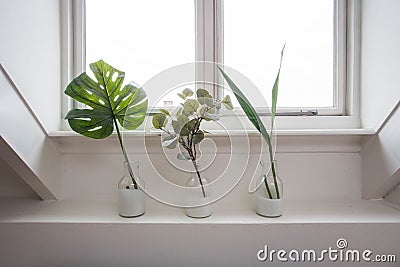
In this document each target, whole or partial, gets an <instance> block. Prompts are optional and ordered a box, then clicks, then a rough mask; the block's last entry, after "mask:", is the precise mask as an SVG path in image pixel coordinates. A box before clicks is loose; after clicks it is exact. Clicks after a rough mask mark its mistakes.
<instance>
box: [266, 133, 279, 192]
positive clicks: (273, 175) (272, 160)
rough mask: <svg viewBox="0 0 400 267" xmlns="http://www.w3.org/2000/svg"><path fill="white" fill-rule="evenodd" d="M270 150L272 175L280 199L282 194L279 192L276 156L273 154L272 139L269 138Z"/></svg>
mask: <svg viewBox="0 0 400 267" xmlns="http://www.w3.org/2000/svg"><path fill="white" fill-rule="evenodd" d="M268 151H269V159H270V161H271V169H272V177H273V178H274V186H275V192H276V198H277V199H280V198H281V196H280V194H279V188H278V180H277V178H276V169H275V164H274V162H275V160H274V156H273V155H272V144H271V140H269V143H268Z"/></svg>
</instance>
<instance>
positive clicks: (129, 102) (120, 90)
mask: <svg viewBox="0 0 400 267" xmlns="http://www.w3.org/2000/svg"><path fill="white" fill-rule="evenodd" d="M90 69H91V70H92V72H93V74H94V77H95V78H96V81H95V80H93V79H92V78H90V77H89V76H88V75H87V74H86V72H83V73H82V74H80V75H79V76H78V77H76V78H75V79H73V80H72V82H71V83H70V84H69V85H68V86H67V88H66V90H65V92H64V93H65V94H66V95H68V96H70V97H72V98H73V99H75V100H76V101H78V102H80V103H82V104H84V105H85V106H84V108H81V109H72V110H70V111H69V112H68V114H67V115H66V116H65V119H66V120H68V123H69V125H70V127H71V129H72V130H73V131H75V132H77V133H79V134H81V135H84V136H86V137H90V138H94V139H103V138H106V137H108V136H110V135H111V134H112V132H113V131H114V129H115V130H116V131H117V135H118V140H119V144H120V146H121V150H122V154H123V157H124V161H125V162H127V163H129V159H128V155H127V153H126V150H125V146H124V143H123V140H122V136H121V132H120V129H119V127H123V128H125V129H128V130H134V129H136V128H137V127H139V126H140V125H141V124H142V123H143V121H144V119H145V116H146V111H147V106H148V100H147V96H146V93H145V91H144V90H143V88H138V87H136V86H135V85H133V84H126V85H125V86H122V84H123V82H124V78H125V73H124V72H123V71H120V70H118V69H116V68H113V67H112V66H110V65H109V64H107V63H106V62H104V61H103V60H99V61H97V62H95V63H92V64H90ZM127 167H128V171H129V175H130V177H131V179H132V183H133V185H134V188H135V189H138V183H137V181H136V179H135V175H134V172H133V170H132V168H131V166H130V164H127Z"/></svg>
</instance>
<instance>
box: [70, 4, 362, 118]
mask: <svg viewBox="0 0 400 267" xmlns="http://www.w3.org/2000/svg"><path fill="white" fill-rule="evenodd" d="M73 3H75V5H76V6H78V8H77V9H76V10H75V11H74V12H75V14H78V15H75V23H76V21H77V19H78V24H79V17H80V16H81V18H83V19H82V22H84V21H85V22H86V23H81V24H82V25H83V26H84V27H82V31H81V35H82V36H83V38H82V44H83V45H82V47H83V49H82V51H86V53H79V52H78V53H75V55H78V57H75V60H78V61H79V60H80V61H81V63H83V64H81V65H83V66H84V65H85V63H84V62H85V60H86V66H87V63H91V62H93V61H95V60H97V59H99V58H103V59H104V60H106V61H109V63H110V64H112V65H115V66H117V67H119V68H120V69H122V70H124V71H125V72H126V73H127V77H126V81H129V80H134V81H135V82H136V83H138V84H143V83H144V82H146V80H147V79H149V78H150V77H152V76H153V75H155V74H157V73H158V72H160V71H162V70H165V69H167V68H169V67H173V66H175V65H179V64H184V63H188V62H193V61H213V62H218V63H223V64H225V65H227V66H229V67H232V68H234V69H236V70H238V71H240V72H241V73H243V74H244V75H245V76H247V77H249V79H250V80H251V81H252V82H254V83H255V84H256V86H257V87H258V88H259V89H260V91H261V92H262V94H263V96H264V97H265V99H266V100H267V102H269V99H270V91H271V88H272V85H273V81H274V79H275V75H276V72H277V69H278V64H279V56H280V50H281V48H282V46H283V44H284V43H286V50H285V56H284V62H283V68H282V78H281V81H280V93H279V101H278V108H279V110H278V111H279V112H283V114H288V113H287V112H299V111H304V110H318V114H319V115H348V113H351V112H348V110H346V107H347V106H346V101H345V96H346V95H347V94H348V91H346V85H347V84H349V81H348V80H347V78H348V77H347V74H348V73H349V70H347V69H346V66H347V65H348V63H349V62H350V61H351V60H349V58H348V57H349V55H350V54H349V53H347V52H348V51H346V48H347V47H352V45H353V46H354V44H352V45H349V40H350V39H351V40H352V38H348V37H349V36H348V33H347V32H346V29H350V28H351V27H350V26H348V25H347V24H346V23H348V22H350V21H351V20H349V19H348V14H350V13H351V12H349V11H348V5H349V6H350V3H352V4H353V5H354V3H353V1H349V4H348V3H347V1H345V0H301V1H299V0H268V1H266V0H249V1H231V0H225V1H224V0H193V1H188V0H170V1H164V0H148V1H139V0H138V1H132V0H116V1H113V2H111V3H110V2H109V1H105V0H101V1H100V0H86V1H84V0H75V1H73ZM79 10H81V15H79V14H80V13H79ZM104 17H105V18H107V19H103V18H104ZM78 33H79V31H78ZM75 42H76V40H75ZM76 47H77V46H76V45H75V48H76ZM78 48H79V46H78ZM78 50H79V49H78ZM81 54H83V55H86V57H84V56H80V55H81ZM353 63H354V62H353ZM75 65H80V64H79V63H78V64H75ZM214 77H216V74H215V73H214ZM209 90H213V93H214V95H215V96H216V97H218V98H222V97H223V95H224V94H227V93H228V94H229V92H228V91H226V90H225V91H220V89H209ZM150 94H151V95H149V97H150V106H152V104H153V103H154V100H155V97H158V96H159V95H161V94H162V92H151V93H150ZM249 98H250V99H251V101H254V104H255V105H256V106H259V108H260V109H259V110H260V112H261V111H262V110H263V109H262V104H261V103H259V102H257V97H255V96H254V97H252V96H251V95H250V97H249ZM232 99H233V100H234V98H232ZM351 99H353V98H351ZM152 101H153V102H152ZM178 101H179V98H163V99H162V100H161V101H158V102H157V103H162V104H161V105H163V106H167V107H168V106H174V105H176V104H177V102H178ZM353 102H357V101H353ZM234 104H235V103H234ZM236 107H239V106H238V104H237V103H236ZM285 112H286V113H285Z"/></svg>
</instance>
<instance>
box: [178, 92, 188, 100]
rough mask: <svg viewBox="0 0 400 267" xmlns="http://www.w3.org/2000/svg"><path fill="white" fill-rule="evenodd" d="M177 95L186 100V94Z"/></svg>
mask: <svg viewBox="0 0 400 267" xmlns="http://www.w3.org/2000/svg"><path fill="white" fill-rule="evenodd" d="M177 95H178V96H179V97H180V98H182V99H183V100H185V99H186V95H184V94H182V93H178V94H177Z"/></svg>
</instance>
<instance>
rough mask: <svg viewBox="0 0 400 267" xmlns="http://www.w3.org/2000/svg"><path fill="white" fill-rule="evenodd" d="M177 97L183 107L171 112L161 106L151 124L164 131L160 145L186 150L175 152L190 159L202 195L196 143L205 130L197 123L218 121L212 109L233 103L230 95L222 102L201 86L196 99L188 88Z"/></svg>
mask: <svg viewBox="0 0 400 267" xmlns="http://www.w3.org/2000/svg"><path fill="white" fill-rule="evenodd" d="M178 96H179V97H180V98H182V99H183V100H184V102H183V103H182V104H181V105H182V107H181V108H179V109H177V111H176V112H174V113H170V112H168V111H166V110H164V109H160V112H159V113H157V114H155V115H154V116H153V119H152V122H153V126H154V128H156V129H160V130H162V131H163V132H164V133H165V135H164V136H163V139H162V146H163V147H167V148H171V149H174V148H176V146H177V144H178V143H179V144H180V145H181V146H182V147H183V148H184V149H185V150H186V152H180V153H178V154H177V159H179V160H190V161H192V163H193V166H194V168H195V169H196V172H197V175H198V177H199V182H200V185H201V188H202V192H203V196H204V197H205V191H204V187H203V185H202V182H201V177H200V173H199V172H198V169H197V164H196V159H197V150H196V146H197V145H198V144H200V143H201V142H202V141H203V140H204V137H205V133H208V132H207V131H205V130H202V129H201V128H200V126H201V123H202V122H203V121H216V120H218V119H219V115H218V114H216V112H215V111H216V107H220V106H221V103H222V104H223V105H224V106H225V108H227V109H232V102H231V100H230V98H229V96H227V97H225V98H224V99H223V100H222V101H219V100H215V99H214V98H213V97H212V96H211V95H210V94H209V93H208V91H207V90H204V89H197V90H196V98H194V92H193V91H192V90H190V89H188V88H186V89H184V90H183V91H182V92H181V93H178Z"/></svg>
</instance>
